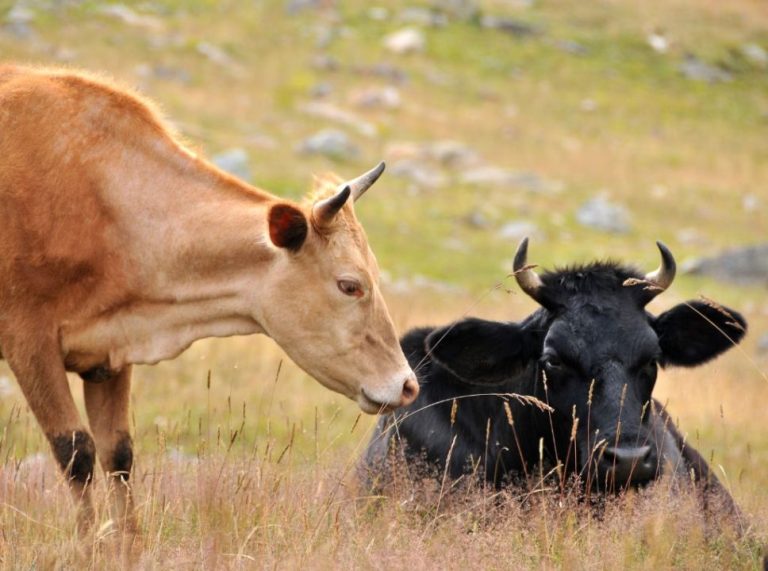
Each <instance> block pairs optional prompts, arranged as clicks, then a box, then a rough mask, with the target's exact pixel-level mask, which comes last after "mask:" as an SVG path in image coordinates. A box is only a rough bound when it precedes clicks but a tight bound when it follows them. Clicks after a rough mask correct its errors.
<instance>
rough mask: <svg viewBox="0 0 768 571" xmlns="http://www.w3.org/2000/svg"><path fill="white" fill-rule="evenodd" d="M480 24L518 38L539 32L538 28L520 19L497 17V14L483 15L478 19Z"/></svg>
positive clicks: (536, 34)
mask: <svg viewBox="0 0 768 571" xmlns="http://www.w3.org/2000/svg"><path fill="white" fill-rule="evenodd" d="M480 25H481V26H482V27H483V28H488V29H491V30H499V31H500V32H505V33H507V34H510V35H511V36H515V37H518V38H526V37H532V36H538V35H540V34H541V32H540V31H539V29H538V28H536V27H534V26H532V25H531V24H528V23H526V22H523V21H521V20H515V19H512V18H499V17H497V16H483V17H482V18H481V19H480Z"/></svg>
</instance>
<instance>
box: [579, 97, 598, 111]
mask: <svg viewBox="0 0 768 571" xmlns="http://www.w3.org/2000/svg"><path fill="white" fill-rule="evenodd" d="M579 108H580V109H581V110H582V111H584V112H585V113H592V112H593V111H597V101H595V100H594V99H590V98H589V97H587V98H586V99H582V100H581V103H579Z"/></svg>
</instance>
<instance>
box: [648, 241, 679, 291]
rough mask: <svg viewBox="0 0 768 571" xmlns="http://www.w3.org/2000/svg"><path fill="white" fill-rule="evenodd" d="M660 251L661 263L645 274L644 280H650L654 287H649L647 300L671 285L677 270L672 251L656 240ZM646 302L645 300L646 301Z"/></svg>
mask: <svg viewBox="0 0 768 571" xmlns="http://www.w3.org/2000/svg"><path fill="white" fill-rule="evenodd" d="M656 245H657V246H658V247H659V252H661V265H660V266H659V267H658V268H657V269H655V270H654V271H652V272H650V273H647V274H645V281H647V282H651V283H652V284H653V285H654V286H655V287H652V288H651V289H650V294H651V295H650V297H649V299H648V301H650V300H651V299H653V298H654V297H656V296H657V295H659V294H660V293H661V292H663V291H664V290H665V289H667V288H668V287H669V286H671V285H672V282H673V281H674V279H675V272H676V271H677V264H676V263H675V257H674V256H673V255H672V252H670V251H669V248H667V247H666V246H665V245H664V243H663V242H658V241H657V242H656ZM646 303H647V302H646Z"/></svg>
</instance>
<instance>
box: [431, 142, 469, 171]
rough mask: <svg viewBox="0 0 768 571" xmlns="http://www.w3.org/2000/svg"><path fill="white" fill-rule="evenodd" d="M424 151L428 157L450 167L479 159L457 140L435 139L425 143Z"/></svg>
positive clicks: (465, 165)
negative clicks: (427, 143)
mask: <svg viewBox="0 0 768 571" xmlns="http://www.w3.org/2000/svg"><path fill="white" fill-rule="evenodd" d="M425 151H426V154H427V155H428V156H429V158H431V159H433V160H435V161H437V162H439V163H440V164H442V165H445V166H447V167H452V168H456V167H467V166H470V165H474V164H477V163H478V162H479V160H480V158H479V156H478V154H477V153H476V152H475V151H474V150H473V149H470V148H469V147H467V146H466V145H465V144H464V143H460V142H458V141H451V140H443V141H435V142H433V143H431V144H429V145H427V146H426V148H425Z"/></svg>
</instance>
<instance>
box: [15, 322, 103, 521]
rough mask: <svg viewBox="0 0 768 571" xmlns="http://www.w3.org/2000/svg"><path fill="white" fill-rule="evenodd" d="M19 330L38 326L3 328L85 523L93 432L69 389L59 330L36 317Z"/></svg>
mask: <svg viewBox="0 0 768 571" xmlns="http://www.w3.org/2000/svg"><path fill="white" fill-rule="evenodd" d="M15 323H17V324H20V323H21V324H24V325H27V327H20V328H19V329H18V331H22V332H24V331H34V332H35V336H34V337H33V336H31V335H30V336H24V335H22V334H19V335H14V334H10V333H8V332H3V331H0V342H2V346H3V351H4V353H5V357H6V359H7V360H8V364H9V365H10V367H11V370H12V371H13V372H14V374H15V375H16V379H17V380H18V382H19V386H20V387H21V390H22V392H23V393H24V396H25V398H26V400H27V404H28V405H29V408H30V409H31V410H32V412H33V414H34V415H35V418H37V422H38V423H39V424H40V427H41V428H42V429H43V432H44V433H45V435H46V437H47V438H48V441H49V443H50V445H51V449H52V450H53V455H54V457H55V458H56V461H57V462H58V463H59V466H60V467H61V469H62V471H63V472H64V474H65V476H66V477H67V479H68V480H69V484H70V488H71V490H72V493H73V494H74V496H75V497H76V498H77V499H78V500H79V501H80V504H79V517H78V522H79V526H80V528H81V529H84V528H87V527H89V526H90V524H91V523H92V522H93V504H92V501H91V493H90V492H91V490H90V488H91V481H92V479H93V465H94V462H95V460H96V454H95V447H94V442H93V438H91V435H90V434H89V433H88V430H87V429H86V428H85V426H84V425H83V422H82V420H81V419H80V415H79V414H78V412H77V408H76V407H75V402H74V400H73V399H72V393H71V391H70V390H69V383H68V381H67V375H66V372H65V370H64V363H63V362H62V358H61V353H60V350H59V347H58V342H57V339H56V335H55V334H54V333H53V330H52V328H51V329H49V330H48V331H46V328H45V327H44V326H41V325H38V324H36V323H30V322H29V321H27V323H24V322H23V321H16V322H15Z"/></svg>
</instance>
